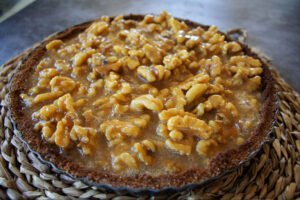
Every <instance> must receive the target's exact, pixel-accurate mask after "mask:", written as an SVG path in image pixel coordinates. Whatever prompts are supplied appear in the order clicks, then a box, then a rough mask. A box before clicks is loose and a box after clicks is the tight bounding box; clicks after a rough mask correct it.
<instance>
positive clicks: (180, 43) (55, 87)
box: [9, 12, 276, 192]
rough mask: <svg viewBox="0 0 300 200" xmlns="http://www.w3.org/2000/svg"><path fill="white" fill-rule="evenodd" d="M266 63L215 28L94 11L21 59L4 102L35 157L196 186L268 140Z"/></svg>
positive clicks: (126, 178)
mask: <svg viewBox="0 0 300 200" xmlns="http://www.w3.org/2000/svg"><path fill="white" fill-rule="evenodd" d="M275 94H276V92H275V89H274V88H273V78H272V76H271V73H270V71H269V69H268V66H267V64H266V63H264V62H263V61H262V60H261V59H260V58H259V57H258V56H257V55H256V54H254V53H253V52H251V50H250V49H249V48H248V47H246V46H245V45H243V44H241V43H239V42H237V41H233V40H231V39H230V38H229V37H228V36H227V35H226V34H223V33H222V32H220V31H218V29H217V27H216V26H204V25H201V24H198V23H195V22H191V21H188V20H182V19H177V18H174V17H172V16H171V15H170V14H168V13H167V12H162V13H161V14H160V15H157V16H154V15H145V16H142V15H129V16H117V17H106V16H104V17H101V18H100V19H97V20H94V21H91V22H87V23H84V24H80V25H77V26H74V27H71V28H68V29H66V30H65V31H63V32H60V33H57V34H55V35H52V36H50V37H49V38H47V39H46V40H44V41H43V42H41V43H40V44H39V45H38V46H37V47H35V48H34V49H33V50H32V51H31V52H30V53H29V54H28V56H26V58H24V59H23V61H22V62H21V63H20V65H19V67H18V68H17V70H16V72H15V75H14V77H13V78H12V80H11V85H10V92H9V101H10V102H9V103H10V104H9V105H10V110H11V113H12V118H13V120H14V122H15V124H16V128H17V129H18V130H19V132H20V134H21V138H22V140H23V141H24V143H25V144H26V146H27V147H28V148H29V150H30V151H33V152H35V153H36V154H38V155H39V156H40V159H41V160H42V162H46V163H49V164H51V165H52V166H53V167H54V168H56V169H57V170H58V171H59V172H60V173H65V174H68V175H70V176H72V177H75V178H78V179H80V180H83V181H85V182H87V183H88V184H91V185H93V186H97V187H104V188H109V189H113V190H121V189H122V190H130V191H135V192H140V191H155V192H159V191H164V190H172V189H173V190H180V189H184V188H188V187H195V186H197V187H201V185H202V184H206V183H208V182H211V181H213V180H215V179H218V178H219V177H220V176H222V175H224V174H226V173H227V172H229V171H231V170H235V169H236V168H238V167H240V166H241V165H243V164H244V163H245V162H246V161H249V160H251V159H252V158H253V157H255V155H256V154H258V153H259V151H260V149H261V148H262V146H263V144H264V143H265V142H268V140H269V133H270V132H271V131H272V123H273V120H274V117H275V112H276V96H275Z"/></svg>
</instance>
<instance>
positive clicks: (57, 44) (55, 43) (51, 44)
mask: <svg viewBox="0 0 300 200" xmlns="http://www.w3.org/2000/svg"><path fill="white" fill-rule="evenodd" d="M62 44H63V42H62V41H61V40H52V41H51V42H49V43H48V44H47V45H46V49H47V50H48V51H49V50H52V49H56V48H58V47H60V46H61V45H62Z"/></svg>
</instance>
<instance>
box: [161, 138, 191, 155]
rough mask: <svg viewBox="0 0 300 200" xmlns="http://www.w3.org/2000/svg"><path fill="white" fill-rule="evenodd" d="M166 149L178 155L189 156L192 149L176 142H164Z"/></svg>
mask: <svg viewBox="0 0 300 200" xmlns="http://www.w3.org/2000/svg"><path fill="white" fill-rule="evenodd" d="M166 146H167V148H169V149H171V150H174V151H176V152H177V153H179V154H180V155H187V156H188V155H190V154H191V152H192V147H191V146H190V145H184V144H180V143H176V142H172V141H171V140H166Z"/></svg>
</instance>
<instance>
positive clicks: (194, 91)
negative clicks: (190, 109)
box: [185, 83, 208, 103]
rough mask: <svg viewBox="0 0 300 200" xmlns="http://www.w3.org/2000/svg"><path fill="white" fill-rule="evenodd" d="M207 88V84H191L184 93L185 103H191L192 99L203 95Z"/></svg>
mask: <svg viewBox="0 0 300 200" xmlns="http://www.w3.org/2000/svg"><path fill="white" fill-rule="evenodd" d="M207 88H208V86H207V84H204V83H200V84H199V83H198V84H196V85H193V86H192V87H191V88H190V89H189V90H188V91H187V93H186V95H185V97H186V100H187V103H191V102H192V101H194V100H195V99H197V98H198V97H200V96H201V95H203V94H204V93H205V91H206V90H207Z"/></svg>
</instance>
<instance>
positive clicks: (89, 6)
mask: <svg viewBox="0 0 300 200" xmlns="http://www.w3.org/2000/svg"><path fill="white" fill-rule="evenodd" d="M162 10H167V11H168V12H170V13H171V14H172V15H174V16H176V17H181V18H187V19H191V20H194V21H197V22H200V23H203V24H209V25H212V24H214V25H217V26H218V27H220V29H221V30H222V31H226V30H228V29H230V28H237V27H239V28H245V29H247V31H248V34H249V44H250V45H253V46H255V47H257V48H259V49H261V50H262V51H263V52H265V53H266V54H267V55H269V56H270V57H271V58H272V60H273V64H274V65H275V66H276V68H277V69H279V71H280V72H281V74H282V75H283V76H284V77H285V79H286V80H287V81H288V82H289V83H290V84H291V85H292V86H294V87H295V88H296V89H297V90H298V91H300V1H299V0H264V1H262V0H251V1H248V0H227V1H223V0H214V1H211V0H204V1H201V0H176V1H175V0H51V1H36V2H34V3H33V4H31V5H29V6H28V7H26V8H25V9H24V10H22V11H20V12H19V13H17V14H16V15H14V16H12V17H11V18H9V19H7V20H6V21H4V22H2V23H1V24H0V55H1V56H0V64H2V63H4V62H5V61H6V60H7V59H9V58H11V57H12V56H15V55H17V54H18V53H20V52H22V51H23V50H24V49H25V48H27V47H30V46H31V45H33V44H34V43H35V42H38V41H40V40H42V39H43V38H44V37H46V36H47V35H49V34H51V33H53V32H56V31H60V30H63V29H64V28H66V27H68V26H71V25H74V24H78V23H82V22H84V21H88V20H91V19H94V18H99V17H100V16H102V15H120V14H129V13H139V14H144V13H160V12H161V11H162Z"/></svg>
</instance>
